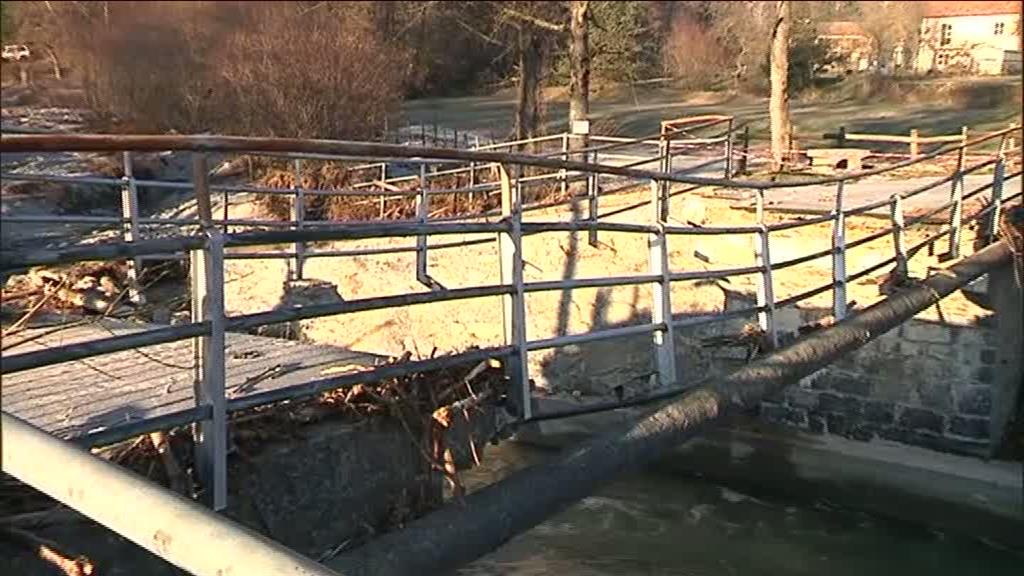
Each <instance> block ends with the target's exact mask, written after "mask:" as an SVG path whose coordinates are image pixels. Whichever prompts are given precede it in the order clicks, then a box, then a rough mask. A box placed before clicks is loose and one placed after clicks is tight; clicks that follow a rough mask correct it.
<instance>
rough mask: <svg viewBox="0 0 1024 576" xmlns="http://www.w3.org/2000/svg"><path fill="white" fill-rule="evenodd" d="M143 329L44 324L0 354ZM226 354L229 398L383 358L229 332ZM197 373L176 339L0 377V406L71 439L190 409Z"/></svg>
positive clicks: (11, 340)
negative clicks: (65, 326)
mask: <svg viewBox="0 0 1024 576" xmlns="http://www.w3.org/2000/svg"><path fill="white" fill-rule="evenodd" d="M144 329H146V326H145V325H140V324H130V323H126V322H120V321H110V320H106V321H103V322H102V323H100V322H93V323H89V324H85V325H80V326H72V327H69V328H66V329H63V330H60V331H57V332H53V333H50V334H46V332H47V331H49V330H52V329H50V328H32V329H29V330H25V331H23V332H20V333H18V334H16V335H12V336H9V337H8V338H6V339H5V341H4V348H5V350H4V351H3V355H4V356H7V355H13V354H21V353H25V352H32V351H35V350H40V349H43V348H51V347H56V346H61V345H64V344H71V343H73V342H82V341H87V340H96V339H100V338H109V337H110V336H113V335H121V334H126V333H130V332H135V331H139V330H144ZM40 335H41V336H40ZM34 337H37V339H35V340H31V341H26V342H24V343H23V344H17V343H18V342H20V341H21V340H23V339H28V338H34ZM225 356H226V365H227V382H226V392H227V395H228V398H238V397H240V396H245V395H248V394H253V393H258V392H265V391H267V390H273V389H278V388H286V387H289V386H296V385H299V384H303V383H306V382H309V381H311V380H318V379H322V378H325V377H328V376H337V375H341V374H344V373H346V372H352V371H358V370H360V369H363V368H364V367H367V366H373V365H376V364H379V363H381V362H382V361H383V357H380V356H376V355H373V354H365V353H358V352H351V351H348V350H344V349H342V348H337V347H334V346H325V345H316V344H306V343H302V342H296V341H291V340H282V339H278V338H269V337H263V336H250V335H248V334H233V333H228V335H227V350H226V355H225ZM195 372H196V370H195V355H194V352H193V345H192V341H191V340H181V341H178V342H170V343H167V344H159V345H156V346H148V347H146V348H139V349H136V350H125V351H122V352H115V353H113V354H106V355H103V356H97V357H93V358H86V359H83V360H76V361H73V362H65V363H61V364H56V365H52V366H44V367H41V368H35V369H32V370H26V371H24V372H17V373H14V374H7V375H4V376H3V379H2V381H0V405H2V406H3V410H4V411H5V412H7V413H9V414H12V415H14V416H17V417H18V418H21V419H23V420H26V421H28V422H30V423H32V424H34V425H35V426H38V427H40V428H42V429H43V430H46V431H47V432H50V433H51V434H54V435H56V436H59V437H61V438H66V439H73V438H78V437H82V436H85V435H89V434H93V433H97V432H100V431H104V432H112V431H113V429H116V428H117V427H119V426H124V425H125V424H130V423H135V422H138V421H140V420H148V419H152V418H154V417H158V416H166V415H168V414H172V413H175V412H180V411H182V410H187V409H190V408H192V407H194V406H195V400H194V398H195V396H194V394H193V387H194V382H195Z"/></svg>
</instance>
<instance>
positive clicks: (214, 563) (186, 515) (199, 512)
mask: <svg viewBox="0 0 1024 576" xmlns="http://www.w3.org/2000/svg"><path fill="white" fill-rule="evenodd" d="M0 435H2V437H0V439H2V442H0V445H2V446H3V447H4V449H3V451H2V458H3V471H4V472H6V473H7V474H10V475H11V476H13V477H15V478H17V479H18V480H20V481H22V482H24V483H25V484H27V485H29V486H32V487H33V488H35V489H36V490H39V491H40V492H42V493H44V494H46V495H47V496H50V497H51V498H54V499H55V500H57V501H59V502H61V503H62V504H65V505H67V506H68V507H69V508H72V509H74V510H77V511H78V512H80V513H81V514H83V515H84V516H87V517H88V518H91V519H92V520H95V521H96V522H98V523H99V524H101V525H103V526H106V527H107V528H109V529H111V530H113V531H114V532H116V533H118V534H120V535H122V536H124V537H125V538H127V539H128V540H131V541H132V542H134V543H136V544H138V545H139V546H141V547H142V548H145V549H146V550H149V551H150V552H152V553H153V554H155V555H157V556H159V557H161V558H163V559H164V560H166V561H168V562H170V563H171V564H173V565H175V566H177V567H178V568H181V569H182V570H184V571H186V572H188V573H189V574H195V575H196V576H224V575H225V574H260V575H266V576H338V574H337V573H336V572H334V571H333V570H331V569H329V568H327V567H325V566H322V565H320V564H317V563H316V562H313V561H312V560H310V559H309V558H306V557H305V556H302V555H301V554H298V553H297V552H293V551H292V550H289V549H288V548H285V547H284V546H282V545H280V544H278V543H277V542H274V541H273V540H271V539H269V538H266V537H264V536H261V535H259V534H257V533H255V532H253V531H251V530H249V529H248V528H245V527H243V526H241V525H239V524H236V523H234V522H232V521H231V520H228V519H227V518H226V517H225V516H222V515H220V514H216V513H214V512H211V511H210V510H208V509H206V508H204V507H202V506H200V505H199V504H196V503H195V502H193V501H191V500H188V499H186V498H183V497H181V496H179V495H177V494H175V493H173V492H171V491H170V490H167V489H166V488H163V487H162V486H160V485H158V484H157V483H155V482H152V481H150V480H148V479H146V478H142V477H141V476H138V475H136V474H135V473H133V472H131V471H129V470H128V469H127V468H123V467H121V466H118V465H116V464H113V463H111V462H108V461H106V460H104V459H102V458H99V457H97V456H93V455H92V454H90V453H89V452H87V451H86V450H84V449H82V448H79V447H77V446H75V445H74V444H71V443H68V442H64V441H63V440H60V439H58V438H55V437H53V436H50V435H49V434H47V433H46V432H43V431H42V430H39V429H38V428H35V427H33V426H31V425H30V424H27V423H26V422H23V421H21V420H19V419H17V418H15V417H14V416H11V415H9V414H7V413H6V412H4V413H3V414H2V415H0Z"/></svg>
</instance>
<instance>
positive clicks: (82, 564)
mask: <svg viewBox="0 0 1024 576" xmlns="http://www.w3.org/2000/svg"><path fill="white" fill-rule="evenodd" d="M0 537H3V538H5V539H7V540H10V541H12V542H15V543H18V544H21V545H23V546H27V547H30V548H32V549H33V550H35V553H36V555H37V556H38V557H39V558H40V559H41V560H43V561H44V562H46V563H48V564H50V565H52V566H53V567H55V568H57V569H58V570H60V571H61V572H62V573H63V574H65V575H66V576H92V574H93V573H94V571H95V567H94V566H93V563H92V560H89V559H88V558H87V557H85V556H81V555H79V556H75V557H74V558H72V557H71V555H70V554H68V553H67V552H65V551H62V550H61V547H60V546H59V545H58V544H57V543H56V542H53V541H51V540H47V539H45V538H42V537H40V536H37V535H35V534H33V533H32V532H29V531H28V530H22V529H21V528H15V527H13V526H5V527H3V528H0Z"/></svg>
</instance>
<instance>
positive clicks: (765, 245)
mask: <svg viewBox="0 0 1024 576" xmlns="http://www.w3.org/2000/svg"><path fill="white" fill-rule="evenodd" d="M757 225H758V226H759V227H760V230H759V231H758V232H757V237H756V239H755V241H754V265H755V266H757V267H759V268H761V274H760V276H758V282H757V306H758V307H759V308H761V309H762V310H761V311H760V312H758V313H757V325H758V326H759V327H760V328H761V331H762V332H764V333H765V335H767V336H768V339H769V341H770V342H771V344H772V347H775V346H778V345H779V337H778V334H777V333H776V331H775V289H774V284H773V281H772V257H771V250H770V246H769V238H768V227H767V226H766V225H765V223H764V190H762V189H760V188H759V189H758V190H757Z"/></svg>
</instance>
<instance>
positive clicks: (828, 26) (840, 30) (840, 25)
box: [818, 21, 868, 38]
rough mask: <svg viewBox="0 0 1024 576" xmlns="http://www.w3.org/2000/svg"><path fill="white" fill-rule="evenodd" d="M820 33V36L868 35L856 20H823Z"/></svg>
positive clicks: (819, 27) (819, 28)
mask: <svg viewBox="0 0 1024 576" xmlns="http://www.w3.org/2000/svg"><path fill="white" fill-rule="evenodd" d="M818 34H819V35H820V36H864V37H865V38H867V37H868V35H867V33H865V32H864V29H863V28H861V27H860V24H857V23H856V22H847V21H837V22H822V23H821V24H820V25H819V26H818Z"/></svg>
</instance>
